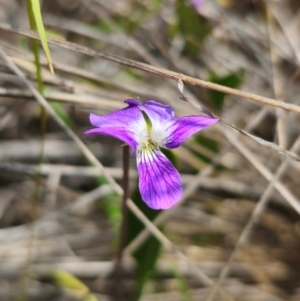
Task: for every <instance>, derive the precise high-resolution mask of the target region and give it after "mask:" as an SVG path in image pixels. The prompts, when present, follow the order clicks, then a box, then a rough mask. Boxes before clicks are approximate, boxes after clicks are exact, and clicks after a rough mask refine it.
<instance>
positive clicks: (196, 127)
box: [164, 115, 219, 148]
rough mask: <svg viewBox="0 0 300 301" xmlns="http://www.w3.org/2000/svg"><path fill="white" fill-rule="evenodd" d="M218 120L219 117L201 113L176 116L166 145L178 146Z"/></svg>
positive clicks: (169, 129) (168, 146)
mask: <svg viewBox="0 0 300 301" xmlns="http://www.w3.org/2000/svg"><path fill="white" fill-rule="evenodd" d="M218 121H219V119H218V118H212V117H204V116H200V115H195V116H185V117H179V118H176V119H174V121H173V122H172V123H171V124H170V126H169V128H168V131H169V136H168V137H167V138H166V141H165V143H164V146H165V147H167V148H176V147H178V146H179V145H180V144H182V143H183V141H184V140H185V139H187V138H188V137H190V136H191V135H193V134H195V133H196V132H198V131H201V130H203V129H204V128H206V127H208V126H210V125H213V124H215V123H216V122H218Z"/></svg>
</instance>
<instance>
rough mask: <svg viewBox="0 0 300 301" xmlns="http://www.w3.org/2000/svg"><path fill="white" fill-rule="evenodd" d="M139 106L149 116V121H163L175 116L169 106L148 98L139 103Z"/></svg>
mask: <svg viewBox="0 0 300 301" xmlns="http://www.w3.org/2000/svg"><path fill="white" fill-rule="evenodd" d="M140 108H141V109H142V110H143V111H144V112H145V113H146V114H147V115H148V116H149V118H150V119H151V121H154V122H155V121H159V122H161V121H164V120H168V119H173V118H174V117H175V113H174V110H173V108H172V107H171V106H169V105H165V104H162V103H159V102H156V101H154V100H148V101H146V102H144V103H142V104H141V106H140Z"/></svg>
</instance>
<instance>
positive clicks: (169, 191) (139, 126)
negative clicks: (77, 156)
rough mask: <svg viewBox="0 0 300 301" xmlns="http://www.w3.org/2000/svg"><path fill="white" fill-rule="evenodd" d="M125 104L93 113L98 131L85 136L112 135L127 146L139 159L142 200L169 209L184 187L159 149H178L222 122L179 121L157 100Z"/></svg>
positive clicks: (203, 119)
mask: <svg viewBox="0 0 300 301" xmlns="http://www.w3.org/2000/svg"><path fill="white" fill-rule="evenodd" d="M125 103H126V104H128V107H126V108H124V109H121V110H118V111H115V112H112V113H110V114H107V115H103V116H98V115H95V114H92V113H91V114H90V121H91V124H92V125H93V126H95V128H93V129H91V130H88V131H86V132H85V134H87V135H89V134H98V135H106V136H112V137H115V138H118V139H120V140H122V141H123V142H125V143H127V144H128V145H129V146H130V147H131V149H132V152H133V154H135V155H136V158H137V169H138V172H139V190H140V193H141V196H142V199H143V200H144V202H145V203H146V204H147V205H148V206H149V207H150V208H152V209H168V208H170V207H172V206H173V205H175V204H176V203H177V202H178V201H179V200H180V198H181V196H182V184H181V180H180V175H179V173H178V171H177V170H176V169H175V167H174V166H173V164H172V163H171V162H170V161H169V160H168V159H167V157H166V156H165V155H164V154H163V153H162V152H161V151H160V147H163V148H169V149H172V148H176V147H178V146H180V145H181V144H182V143H183V141H184V140H185V139H187V138H188V137H190V136H191V135H193V134H194V133H196V132H198V131H200V130H202V129H204V128H206V127H208V126H210V125H212V124H214V123H216V122H217V121H219V119H217V118H211V117H204V116H200V115H193V116H185V117H179V118H176V117H175V114H174V111H173V109H172V107H171V106H169V105H164V104H161V103H159V102H156V101H154V100H148V101H146V102H144V103H139V102H138V101H137V100H134V99H127V100H125Z"/></svg>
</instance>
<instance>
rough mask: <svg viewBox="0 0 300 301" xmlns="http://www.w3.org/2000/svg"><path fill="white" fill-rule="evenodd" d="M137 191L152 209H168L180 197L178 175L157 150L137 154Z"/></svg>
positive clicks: (180, 188) (180, 190)
mask: <svg viewBox="0 0 300 301" xmlns="http://www.w3.org/2000/svg"><path fill="white" fill-rule="evenodd" d="M137 168H138V171H139V189H140V193H141V196H142V199H143V200H144V202H145V203H146V204H147V205H148V206H149V207H150V208H152V209H168V208H170V207H172V206H173V205H175V204H176V203H177V202H178V201H179V200H180V198H181V196H182V184H181V180H180V175H179V173H178V171H177V170H176V169H175V167H174V166H173V164H172V163H171V162H170V161H169V160H168V159H167V157H166V156H165V155H164V154H163V153H162V152H160V151H159V150H155V149H151V150H142V151H141V152H138V154H137Z"/></svg>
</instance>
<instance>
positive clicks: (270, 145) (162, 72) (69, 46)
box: [0, 23, 300, 161]
mask: <svg viewBox="0 0 300 301" xmlns="http://www.w3.org/2000/svg"><path fill="white" fill-rule="evenodd" d="M0 29H3V30H8V31H11V32H14V33H18V34H21V35H24V36H27V37H30V38H33V39H37V40H39V36H38V35H37V34H36V33H35V32H33V31H31V30H27V29H23V28H18V29H13V28H11V26H10V25H8V24H5V23H0ZM48 42H49V43H50V44H54V45H58V46H61V47H62V48H65V49H70V50H73V51H77V52H80V53H83V54H86V55H89V56H93V57H98V58H102V59H105V60H108V61H111V62H114V63H118V64H120V65H124V66H128V67H131V68H135V69H139V70H143V71H146V72H149V73H153V74H157V75H160V76H164V77H166V78H170V79H173V80H176V81H178V82H179V81H181V82H182V83H183V82H185V83H188V84H192V85H198V86H201V87H203V88H209V89H212V90H216V91H220V92H223V93H227V94H232V95H235V96H240V97H244V98H246V99H250V100H253V101H256V102H260V103H263V104H266V105H271V106H274V107H277V108H281V109H285V110H288V111H293V112H296V113H300V107H299V106H297V105H294V104H289V103H285V102H282V101H276V100H274V99H271V98H267V97H263V96H259V95H256V94H252V93H248V92H243V91H240V90H236V89H232V88H228V87H225V86H221V85H218V84H214V83H211V82H207V81H203V80H200V79H197V78H194V77H190V76H187V75H184V74H182V73H178V72H174V71H169V70H166V69H163V68H159V67H156V66H152V65H148V64H145V63H141V62H137V61H134V60H130V59H127V58H124V57H119V56H115V55H111V54H105V53H102V52H99V51H95V50H93V49H90V48H87V47H84V46H81V45H78V44H75V43H70V42H66V41H63V40H61V39H57V38H53V37H48ZM189 103H190V104H192V102H189ZM222 122H223V123H224V124H225V125H226V126H228V127H229V128H231V129H233V130H235V131H238V132H239V133H240V134H242V135H245V136H247V137H249V138H251V139H253V140H254V141H256V142H258V143H260V144H261V145H263V146H266V147H268V148H270V149H273V150H275V151H276V152H278V153H281V154H284V155H286V156H289V157H291V158H292V159H294V160H297V161H300V157H299V156H297V155H296V154H293V153H290V152H288V151H286V150H284V149H282V148H281V147H280V146H278V145H276V144H274V143H271V142H268V141H265V140H263V139H261V138H259V137H255V136H254V135H251V134H250V133H248V132H246V131H245V130H243V129H239V128H238V127H236V126H235V125H233V124H231V123H229V122H226V121H225V120H222Z"/></svg>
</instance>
